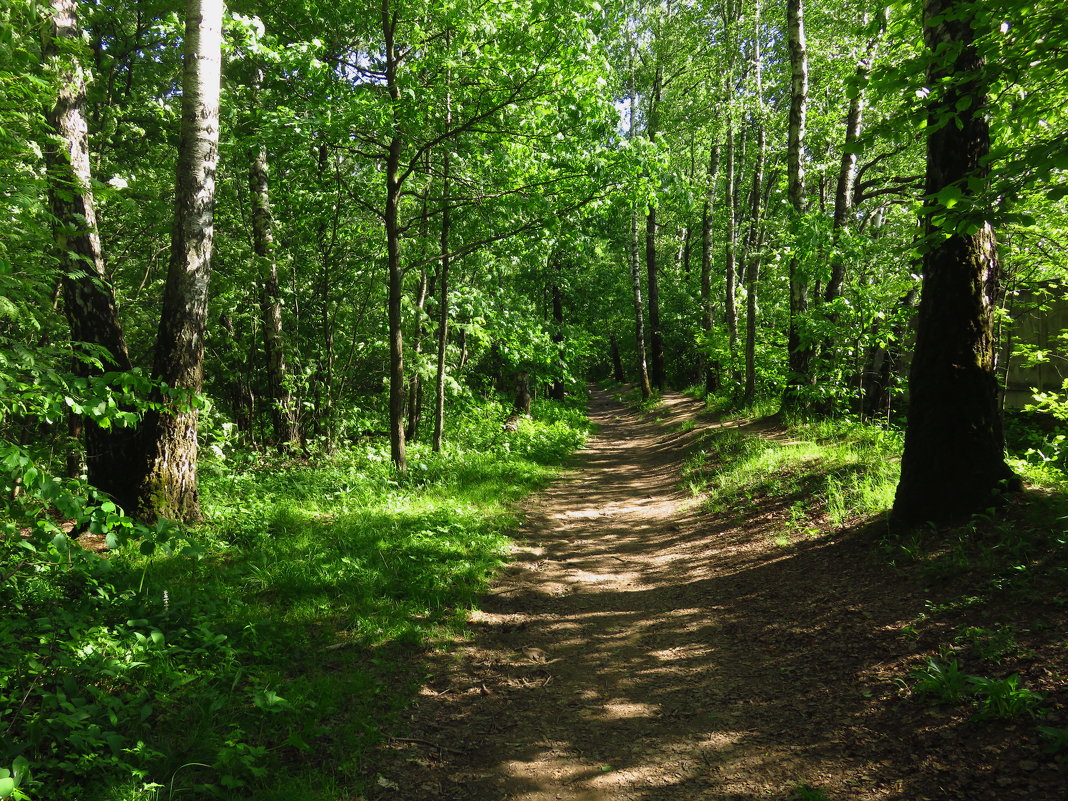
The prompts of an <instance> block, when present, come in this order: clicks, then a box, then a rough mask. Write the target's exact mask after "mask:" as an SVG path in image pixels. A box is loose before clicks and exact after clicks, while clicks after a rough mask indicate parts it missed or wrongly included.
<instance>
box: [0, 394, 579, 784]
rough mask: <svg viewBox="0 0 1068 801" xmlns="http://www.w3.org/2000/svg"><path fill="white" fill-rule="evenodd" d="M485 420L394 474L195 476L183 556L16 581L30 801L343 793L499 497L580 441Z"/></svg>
mask: <svg viewBox="0 0 1068 801" xmlns="http://www.w3.org/2000/svg"><path fill="white" fill-rule="evenodd" d="M506 415H507V410H506V409H505V408H504V407H503V406H502V407H498V406H496V405H490V406H485V405H484V406H480V407H471V408H469V409H467V410H466V411H465V412H463V413H461V414H458V415H454V418H453V420H454V423H453V428H452V430H451V431H450V432H448V433H449V434H451V437H450V439H449V442H450V443H451V444H450V445H449V447H448V448H447V449H446V451H445V452H444V453H442V454H433V453H431V452H430V450H429V448H427V447H426V446H425V445H422V444H418V443H416V444H413V446H412V447H411V448H410V450H409V463H410V469H409V471H408V474H407V475H405V476H397V475H396V474H395V473H394V471H393V470H392V468H391V466H390V464H389V459H388V446H387V445H386V444H384V443H381V442H358V443H355V444H353V445H351V446H350V447H348V448H345V449H343V450H341V451H339V452H337V453H335V454H333V455H331V456H328V457H322V458H319V459H316V460H315V461H314V462H312V463H301V462H294V461H285V462H281V463H276V462H275V461H274V460H273V459H272V458H271V457H267V456H264V455H262V454H249V453H240V452H235V453H231V454H230V455H229V456H228V457H227V459H226V460H225V461H214V462H210V461H207V462H204V463H203V466H202V474H201V480H202V488H201V489H202V496H203V497H202V500H203V506H204V511H205V515H206V517H207V523H206V524H205V525H204V526H202V527H199V528H198V529H196V530H195V531H193V532H191V534H190V538H189V540H188V544H187V547H185V548H183V549H178V550H177V551H176V552H173V553H170V554H167V553H164V552H163V551H157V552H156V553H155V554H154V555H152V556H149V557H146V556H143V555H141V553H140V552H139V550H138V548H137V547H136V544H134V545H130V546H126V547H125V548H124V549H123V550H121V551H120V552H118V553H116V554H113V555H112V556H111V557H110V558H109V559H99V558H97V557H88V556H85V557H84V558H83V555H79V557H78V560H76V562H77V564H78V565H81V566H80V567H79V568H78V569H77V570H71V569H70V568H65V567H64V566H62V565H59V564H56V565H53V566H52V567H51V568H50V570H51V571H52V572H51V573H50V574H49V577H48V579H47V580H45V579H42V577H41V576H40V575H37V574H30V573H27V574H26V575H25V576H22V575H21V574H20V576H19V578H20V581H19V582H16V584H18V592H17V594H18V598H8V597H5V598H4V600H5V601H8V602H11V601H17V602H18V605H17V608H18V609H19V611H20V612H21V613H22V617H20V618H18V619H17V620H15V621H14V622H11V623H9V624H7V630H5V631H3V632H0V633H3V634H6V635H8V637H7V639H8V641H9V642H10V641H11V639H12V638H13V639H14V641H15V643H16V644H17V645H20V646H21V653H19V654H13V653H11V652H10V651H9V652H8V654H7V655H6V656H4V657H3V658H2V659H0V679H5V680H6V681H7V682H8V684H7V685H6V688H5V689H2V690H0V700H7V699H9V698H10V699H16V700H15V701H12V702H11V703H12V704H14V703H16V702H17V699H19V698H20V697H21V696H22V695H23V694H25V696H26V698H27V699H29V700H28V702H27V703H25V704H23V707H22V709H19V710H15V715H14V719H12V720H11V726H12V728H11V729H9V731H10V732H13V733H14V735H15V736H14V738H12V740H11V741H12V742H15V743H17V744H18V745H17V746H15V747H16V748H17V749H18V751H17V753H18V754H22V755H23V756H25V757H26V758H27V759H28V760H29V763H30V769H31V771H32V774H31V777H30V780H29V781H28V782H24V784H23V786H24V788H25V789H27V791H28V792H29V793H30V797H31V798H33V799H35V800H36V799H57V800H59V799H77V800H78V801H157V799H158V800H159V801H163V799H168V801H169V799H182V798H187V799H191V798H225V799H239V798H251V799H262V800H263V801H270V800H271V799H279V801H280V800H281V799H286V801H335V800H336V799H337V798H339V797H350V796H354V794H358V793H359V792H360V787H361V784H360V783H361V781H362V777H363V773H362V771H363V768H364V763H365V759H366V755H367V753H368V750H369V749H370V748H371V747H372V746H373V745H374V744H375V743H376V742H378V741H379V740H380V739H381V738H382V737H383V736H384V733H386V732H388V731H389V730H390V727H391V726H393V725H394V724H395V722H396V721H397V720H398V716H399V715H400V713H401V711H402V710H403V709H404V707H405V706H406V705H407V704H408V703H409V701H410V700H411V698H412V697H413V693H414V692H415V690H416V689H417V688H418V686H419V685H420V682H421V681H422V679H423V678H424V677H423V673H422V668H421V655H422V654H424V653H425V652H426V650H427V649H431V648H436V647H446V646H447V644H448V643H449V641H450V638H451V637H453V636H454V635H455V634H457V633H458V632H460V631H461V630H462V627H463V626H464V624H465V621H466V611H467V610H468V609H470V608H471V607H472V605H473V604H474V603H475V602H476V601H477V598H478V596H479V594H480V592H482V590H483V589H484V588H485V586H486V582H487V580H488V578H489V577H490V576H491V575H492V573H493V571H494V569H495V568H496V567H497V566H498V565H500V564H501V562H502V560H503V559H504V558H505V556H506V553H507V550H508V544H509V539H508V535H509V533H510V532H511V531H513V530H514V529H515V527H516V525H517V522H518V521H517V517H516V512H515V505H514V504H515V501H517V500H519V499H520V498H522V497H523V496H525V495H526V494H528V493H529V492H531V491H532V490H534V489H537V488H539V487H541V486H544V485H545V484H546V483H547V482H548V481H549V480H550V479H551V478H552V477H553V475H554V474H555V471H556V466H557V465H558V464H559V463H560V462H561V460H562V459H564V458H565V457H566V456H567V455H568V454H569V453H571V452H572V451H573V450H574V448H575V447H577V446H578V445H580V444H581V442H582V440H583V438H584V436H585V432H586V421H585V416H584V414H583V412H582V410H580V409H577V408H574V407H569V406H564V405H562V404H552V403H540V404H538V405H537V406H536V409H535V414H534V417H533V419H530V420H526V419H525V420H523V421H522V422H521V423H520V425H519V428H518V430H517V431H515V432H504V431H502V428H501V421H502V420H503V419H504V418H505V417H506ZM86 560H88V561H86ZM83 561H84V562H85V564H84V565H82V564H81V563H82V562H83ZM0 567H2V566H0ZM23 620H28V621H30V622H26V623H23V622H21V621H23ZM49 632H54V636H51V635H49ZM34 665H36V667H34ZM0 686H3V685H2V683H0ZM7 722H8V721H7V720H5V723H7ZM5 749H6V750H4V749H0V769H4V768H6V767H7V766H9V765H10V764H11V760H12V759H13V758H14V756H15V755H16V752H15V751H13V750H12V748H8V747H5ZM5 760H7V761H6V763H5Z"/></svg>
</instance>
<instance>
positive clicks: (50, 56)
mask: <svg viewBox="0 0 1068 801" xmlns="http://www.w3.org/2000/svg"><path fill="white" fill-rule="evenodd" d="M51 5H52V19H51V30H50V31H49V35H48V37H47V38H46V41H45V45H44V57H45V59H46V60H47V61H50V62H54V63H55V68H56V71H57V77H58V86H59V91H58V93H57V96H56V104H55V106H54V107H53V108H52V109H50V110H49V113H48V122H49V124H50V125H51V127H52V130H53V132H54V138H52V139H51V141H49V143H48V146H47V147H46V148H45V158H46V162H47V167H48V187H49V199H50V202H51V207H52V214H53V217H54V225H53V231H54V236H55V240H56V247H57V250H58V252H59V260H60V270H61V272H62V287H63V306H64V310H65V312H66V315H67V321H68V323H69V324H70V333H71V341H72V342H75V343H78V342H87V343H90V344H92V345H97V346H99V347H101V348H103V349H104V350H105V351H107V353H108V355H109V356H110V358H111V362H112V363H111V364H110V365H106V366H105V367H106V369H109V370H120V371H126V370H129V369H130V366H131V365H130V357H129V353H128V351H127V348H126V340H125V338H124V336H123V331H122V325H121V324H120V322H119V315H118V309H117V308H116V305H115V297H114V294H113V293H112V290H111V285H110V283H109V281H108V277H107V274H106V271H105V267H104V256H103V249H102V247H101V244H100V235H99V233H98V231H97V223H96V209H95V206H94V203H93V192H92V189H91V188H90V180H91V173H90V167H89V136H88V130H87V127H86V123H85V115H84V110H83V107H84V104H85V76H84V74H83V72H82V68H81V65H80V64H78V62H77V61H76V60H75V59H73V58H71V57H70V56H68V55H65V54H60V47H59V46H58V45H59V43H60V41H61V40H71V41H77V40H78V39H80V37H81V31H80V29H79V26H78V19H77V5H76V3H75V2H74V0H52V4H51ZM75 371H76V372H78V373H79V374H80V375H82V376H85V377H88V376H90V375H94V374H99V373H100V371H99V370H97V369H95V368H93V367H92V366H90V365H89V364H88V363H86V362H84V361H82V360H76V362H75ZM71 431H72V432H81V433H83V434H84V442H85V461H86V468H87V471H88V477H89V483H90V484H92V485H93V486H95V487H96V488H97V489H99V490H102V491H104V492H106V493H108V494H109V495H110V496H111V497H112V498H114V499H115V501H116V502H117V503H118V504H119V505H120V506H122V507H123V508H124V509H125V510H127V511H133V509H134V507H135V505H136V501H137V485H138V480H139V478H140V472H139V471H138V470H137V468H136V465H138V464H140V461H141V460H140V453H141V441H140V430H139V428H115V427H112V428H109V429H105V428H101V427H100V426H99V425H97V424H96V423H94V422H92V421H88V420H87V421H81V420H72V421H71Z"/></svg>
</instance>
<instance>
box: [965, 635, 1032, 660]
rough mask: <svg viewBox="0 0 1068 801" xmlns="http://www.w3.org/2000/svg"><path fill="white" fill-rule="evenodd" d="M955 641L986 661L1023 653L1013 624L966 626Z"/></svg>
mask: <svg viewBox="0 0 1068 801" xmlns="http://www.w3.org/2000/svg"><path fill="white" fill-rule="evenodd" d="M954 642H956V643H958V644H959V645H964V646H966V647H967V648H969V650H971V651H972V653H974V654H975V656H976V657H977V658H978V659H981V660H982V661H984V662H995V663H998V662H1002V661H1004V660H1005V659H1006V658H1007V657H1011V656H1018V655H1019V654H1021V653H1023V649H1022V648H1021V647H1020V644H1019V643H1018V642H1017V641H1016V632H1015V629H1013V627H1012V626H994V627H993V628H991V629H984V628H981V627H979V626H965V627H964V628H963V629H961V632H960V634H958V635H957V637H956V638H955V640H954Z"/></svg>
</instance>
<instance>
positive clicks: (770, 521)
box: [367, 392, 1068, 801]
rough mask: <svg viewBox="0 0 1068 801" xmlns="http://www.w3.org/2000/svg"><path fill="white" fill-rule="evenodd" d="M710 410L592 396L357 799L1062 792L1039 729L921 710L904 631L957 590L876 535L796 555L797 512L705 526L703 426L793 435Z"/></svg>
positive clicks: (596, 800)
mask: <svg viewBox="0 0 1068 801" xmlns="http://www.w3.org/2000/svg"><path fill="white" fill-rule="evenodd" d="M702 408H703V407H702V404H701V403H699V402H697V401H694V400H691V399H689V398H686V397H683V396H681V395H677V394H671V393H668V394H666V395H665V398H664V403H663V405H662V406H661V407H660V408H658V409H657V410H656V411H655V412H654V413H653V414H652V415H646V416H641V415H639V414H638V413H637V412H634V411H631V410H629V409H627V408H626V407H625V406H624V405H623V404H621V403H619V402H618V401H617V400H615V399H614V398H613V396H612V395H611V394H610V393H606V392H595V393H594V395H593V397H592V399H591V404H590V415H591V418H592V420H593V422H594V423H595V424H596V426H597V428H596V433H595V434H594V435H593V436H592V437H591V438H590V440H589V442H588V443H587V446H586V448H585V449H584V450H582V451H580V452H579V453H578V454H577V455H576V457H575V459H574V460H573V462H572V464H571V467H570V469H569V471H568V473H567V474H566V475H565V476H564V477H563V478H562V479H561V480H559V481H558V482H557V483H555V484H554V485H553V486H551V487H550V488H549V489H548V490H546V491H544V492H543V493H541V494H540V495H538V496H536V497H535V498H533V499H532V500H531V501H529V502H528V504H527V508H526V515H525V522H524V524H523V527H522V530H521V531H520V533H519V535H518V537H517V544H516V546H515V549H514V553H513V555H512V561H511V563H510V564H509V565H508V566H507V567H506V568H505V569H504V570H503V571H502V572H501V573H500V574H499V575H498V577H497V578H496V580H495V583H494V584H493V586H492V588H491V591H490V592H489V594H488V595H487V596H486V597H485V598H484V599H483V601H482V603H481V604H480V607H481V609H480V611H478V612H475V613H473V614H472V619H471V631H470V634H469V636H468V637H467V638H465V639H463V640H461V641H459V642H456V643H454V644H453V646H452V647H451V648H449V649H447V650H443V651H441V652H438V653H436V654H434V655H432V656H431V663H430V666H429V671H428V678H427V681H426V684H425V686H424V687H423V688H422V690H421V692H420V694H419V697H418V698H417V700H416V702H415V704H414V705H413V706H412V708H411V709H410V710H409V711H408V713H407V716H406V718H405V721H404V728H403V731H400V732H398V736H397V737H396V738H394V739H391V740H390V741H389V742H388V743H387V744H386V745H385V746H384V747H383V748H382V749H380V752H379V754H378V755H377V757H376V761H375V763H374V765H373V771H374V772H373V773H372V779H371V783H372V788H371V790H370V792H369V794H368V796H367V797H368V798H369V799H374V800H375V801H378V800H379V799H381V800H382V801H385V799H403V801H423V800H424V799H426V800H428V801H429V799H447V800H449V801H452V800H456V801H459V800H460V799H464V800H466V801H498V800H499V799H500V800H503V799H513V801H555V800H557V799H559V800H560V801H616V800H617V799H618V800H619V801H639V800H640V801H654V799H662V800H663V801H667V800H668V799H670V800H671V801H693V800H696V799H708V800H709V801H711V800H713V799H714V800H716V801H720V800H722V801H750V800H751V799H768V798H771V799H795V798H796V799H802V800H803V801H809V800H811V801H820V800H822V799H834V800H836V801H837V800H840V799H864V801H882V800H883V799H902V800H904V799H907V800H908V801H925V799H926V800H929V801H933V799H969V800H970V801H987V800H988V799H989V800H990V801H993V800H994V799H1013V798H1020V799H1030V800H1031V801H1061V800H1062V799H1064V798H1068V780H1066V779H1068V772H1066V771H1064V770H1062V769H1059V768H1058V766H1057V764H1056V763H1055V761H1054V760H1053V758H1052V757H1050V756H1047V755H1045V754H1043V753H1042V751H1041V750H1040V747H1039V745H1038V744H1037V739H1036V736H1035V735H1034V729H1035V724H1034V723H1033V722H1031V721H1029V720H1028V721H1022V722H1020V723H1018V724H1017V723H1012V722H1010V723H1005V722H1003V721H993V722H990V723H984V724H977V723H975V722H974V721H970V720H969V719H968V715H967V714H965V713H962V712H959V711H953V710H946V709H942V708H933V707H931V706H929V705H926V706H925V705H923V704H920V703H917V702H916V701H915V700H914V699H911V698H909V697H908V693H907V691H906V690H905V689H904V686H903V682H902V677H907V676H908V669H909V667H910V666H914V665H916V664H918V663H920V662H921V660H922V656H923V651H924V648H925V647H929V646H930V643H927V644H926V645H925V643H924V639H923V637H919V638H916V637H910V636H904V635H905V634H907V632H905V629H906V627H907V626H909V625H910V624H911V623H914V622H915V621H917V620H923V619H924V614H923V613H924V610H925V609H929V608H930V604H931V603H932V601H937V600H938V598H939V597H940V593H942V592H946V593H948V592H950V591H951V589H950V588H948V587H945V586H938V585H937V582H935V583H932V582H931V581H930V580H929V579H927V578H924V577H923V576H922V575H919V574H916V573H910V572H909V571H902V570H892V569H891V568H890V567H889V565H888V564H887V560H886V559H885V556H884V557H883V558H880V557H879V553H878V547H877V543H878V541H879V540H880V537H881V536H882V534H884V533H885V522H883V523H882V524H881V529H882V531H881V532H880V531H878V530H875V529H876V528H878V527H879V526H872V525H871V524H869V525H867V526H859V527H856V528H854V529H852V530H845V531H839V532H837V533H836V534H834V535H832V536H825V537H819V538H807V539H802V540H800V541H798V542H793V543H792V544H791V545H789V547H783V545H782V543H781V542H780V543H778V544H776V542H775V537H774V536H773V535H774V533H775V532H776V531H777V530H781V527H782V526H783V523H784V520H786V519H788V512H789V510H790V507H791V505H792V504H796V502H797V500H798V499H797V498H792V497H778V498H775V497H767V498H754V499H753V505H752V508H751V510H750V512H751V513H750V514H748V515H743V516H735V515H732V514H722V513H721V514H712V513H710V512H708V511H707V510H705V509H703V508H702V504H701V501H700V498H694V497H693V496H692V494H691V493H690V492H688V491H686V490H685V489H684V488H683V486H682V480H681V474H680V471H681V467H682V463H683V461H684V460H685V458H686V456H687V454H688V452H689V450H690V449H691V448H692V445H693V442H694V440H695V437H696V436H697V434H698V432H699V431H700V430H701V429H702V428H704V429H707V428H708V427H709V426H717V425H718V426H742V427H748V428H750V429H751V430H756V431H758V432H759V433H760V434H761V435H763V436H772V437H782V436H783V434H782V432H778V431H776V430H775V428H774V427H773V426H768V425H767V424H765V425H763V426H760V425H759V424H750V423H746V422H745V421H733V422H723V423H717V422H711V421H707V420H703V419H702V418H701V417H700V413H701V411H702ZM695 421H696V426H695ZM933 584H934V585H935V586H932V585H933ZM1059 636H1060V641H1059V642H1060V643H1063V637H1064V635H1063V632H1061V633H1060V635H1059ZM1053 639H1056V638H1053ZM1051 647H1056V648H1062V649H1063V648H1064V647H1065V645H1064V644H1056V645H1054V646H1051ZM1047 678H1048V680H1049V686H1055V685H1058V684H1059V685H1060V686H1062V687H1063V684H1064V676H1048V677H1047ZM1060 714H1062V715H1063V711H1062V712H1061V713H1060ZM1047 723H1049V725H1058V726H1064V725H1065V724H1066V723H1068V720H1063V719H1061V720H1059V722H1058V720H1057V718H1056V717H1055V716H1054V717H1053V718H1052V719H1051V720H1047ZM400 735H403V736H400Z"/></svg>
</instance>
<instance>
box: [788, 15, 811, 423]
mask: <svg viewBox="0 0 1068 801" xmlns="http://www.w3.org/2000/svg"><path fill="white" fill-rule="evenodd" d="M786 20H787V25H786V28H787V41H788V43H789V48H790V75H791V80H790V124H789V131H788V137H787V139H788V141H787V154H786V155H787V172H788V175H787V195H788V196H789V201H790V205H791V206H792V207H793V218H794V223H795V225H794V230H795V233H796V232H797V229H798V226H799V225H800V222H801V216H802V215H803V214H804V212H805V197H804V191H805V162H804V150H805V118H806V113H807V107H808V51H807V49H806V44H805V22H804V9H803V6H802V0H787V2H786ZM807 311H808V285H807V283H806V281H805V278H804V276H803V275H802V269H801V264H800V261H799V260H798V258H797V256H793V257H792V258H791V259H790V323H789V332H788V336H787V348H788V361H789V373H790V374H789V376H787V391H786V395H785V396H784V399H783V400H784V403H785V404H786V405H787V406H794V407H796V406H797V405H799V404H800V403H801V397H800V396H801V389H802V387H804V386H805V385H806V384H807V383H808V380H809V372H810V362H811V358H812V351H811V348H810V345H809V344H808V343H807V342H804V341H803V339H802V336H801V331H800V324H801V318H802V317H803V316H804V315H805V313H806V312H807Z"/></svg>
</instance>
